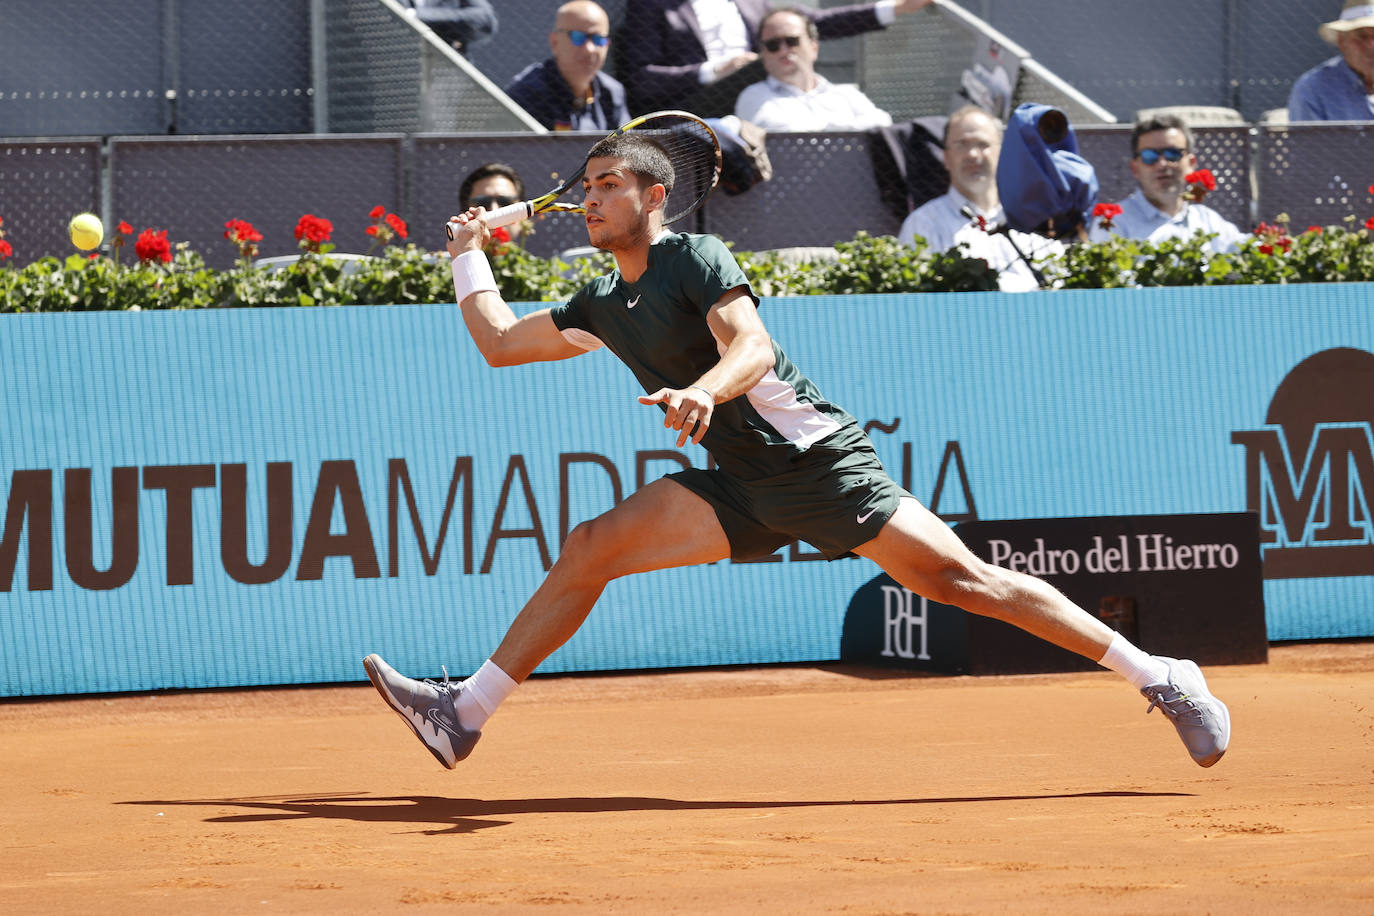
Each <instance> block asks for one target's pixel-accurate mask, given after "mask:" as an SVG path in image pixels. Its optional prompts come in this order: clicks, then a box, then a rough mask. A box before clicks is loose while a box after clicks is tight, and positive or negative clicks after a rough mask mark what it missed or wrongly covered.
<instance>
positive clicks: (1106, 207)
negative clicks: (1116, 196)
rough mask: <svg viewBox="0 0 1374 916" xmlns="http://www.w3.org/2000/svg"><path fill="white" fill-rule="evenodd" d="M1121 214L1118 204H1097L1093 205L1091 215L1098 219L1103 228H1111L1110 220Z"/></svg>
mask: <svg viewBox="0 0 1374 916" xmlns="http://www.w3.org/2000/svg"><path fill="white" fill-rule="evenodd" d="M1120 215H1121V205H1120V204H1098V205H1097V206H1095V207H1093V216H1096V217H1097V218H1098V219H1100V220H1101V221H1102V222H1101V226H1102V228H1103V229H1110V228H1112V220H1114V219H1116V218H1117V217H1118V216H1120Z"/></svg>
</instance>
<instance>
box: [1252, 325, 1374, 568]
mask: <svg viewBox="0 0 1374 916" xmlns="http://www.w3.org/2000/svg"><path fill="white" fill-rule="evenodd" d="M1266 420H1267V421H1268V425H1267V426H1265V427H1262V428H1260V429H1253V430H1239V431H1235V432H1232V433H1231V441H1232V442H1233V443H1235V444H1237V445H1240V446H1242V447H1244V449H1245V501H1246V509H1247V510H1248V511H1251V512H1255V513H1257V514H1258V515H1259V518H1260V549H1261V550H1262V552H1263V554H1264V576H1265V578H1266V579H1294V578H1312V577H1319V576H1367V575H1374V516H1371V513H1370V496H1371V494H1374V353H1367V352H1365V351H1363V350H1355V349H1351V348H1340V349H1335V350H1324V351H1322V352H1320V353H1317V354H1314V355H1312V356H1309V357H1308V358H1307V359H1305V360H1303V361H1302V362H1301V363H1299V364H1298V365H1297V366H1295V367H1293V369H1292V371H1290V372H1289V373H1288V375H1287V377H1286V378H1284V380H1283V382H1282V383H1280V385H1279V387H1278V390H1277V391H1275V393H1274V397H1273V399H1272V401H1271V402H1270V405H1269V414H1268V416H1267V417H1266Z"/></svg>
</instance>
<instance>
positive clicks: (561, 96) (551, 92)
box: [506, 57, 630, 133]
mask: <svg viewBox="0 0 1374 916" xmlns="http://www.w3.org/2000/svg"><path fill="white" fill-rule="evenodd" d="M506 95H508V96H510V97H511V98H512V99H513V100H514V101H515V103H516V104H517V105H519V106H520V107H521V108H523V109H525V110H526V111H528V112H529V113H530V116H531V117H533V118H534V119H535V120H536V121H538V122H539V123H540V124H543V125H544V126H545V127H547V128H548V129H549V130H594V131H600V132H603V133H604V132H609V131H612V130H615V129H616V128H617V127H619V126H620V125H622V124H624V123H625V122H626V121H628V120H630V113H629V111H628V110H627V109H626V107H625V87H624V86H622V85H620V81H619V80H617V79H616V78H615V77H613V76H608V75H607V74H605V73H601V72H598V73H597V74H596V76H595V77H594V78H593V79H592V102H591V104H590V105H588V106H586V107H585V108H578V107H577V106H575V105H574V104H573V101H574V100H573V90H572V87H571V86H569V85H568V83H567V81H566V80H565V79H563V75H562V74H561V73H559V72H558V64H557V63H556V62H555V61H554V59H553V58H552V57H550V58H548V59H547V60H544V61H543V62H541V63H537V64H530V65H529V66H528V67H526V68H525V69H524V70H521V71H520V72H519V73H517V74H516V75H515V79H513V80H511V83H510V85H509V86H507V87H506Z"/></svg>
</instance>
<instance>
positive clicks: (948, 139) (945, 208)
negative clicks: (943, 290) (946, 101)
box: [897, 105, 1063, 292]
mask: <svg viewBox="0 0 1374 916" xmlns="http://www.w3.org/2000/svg"><path fill="white" fill-rule="evenodd" d="M944 148H945V152H944V158H945V168H946V169H947V170H948V171H949V184H950V187H949V190H948V191H946V192H945V193H944V194H943V195H941V196H939V197H937V198H935V199H934V200H931V201H928V202H927V203H925V204H922V205H921V206H920V207H917V208H916V209H915V210H913V211H912V212H911V214H910V215H908V216H907V218H906V219H905V220H904V221H903V222H902V228H901V229H900V230H898V233H897V238H898V239H899V240H900V241H901V242H902V243H903V244H906V245H912V244H914V243H915V239H916V237H917V236H920V237H921V238H924V239H925V240H926V244H928V245H929V246H930V248H931V249H932V250H934V251H948V250H949V249H951V248H954V247H955V246H958V247H959V248H960V249H961V250H962V251H963V253H964V254H966V255H967V256H969V257H973V258H982V259H983V260H985V261H987V262H988V265H989V266H990V267H992V268H993V269H994V270H996V271H998V285H999V286H1000V287H1001V288H1002V289H1003V290H1004V291H1006V292H1019V291H1023V290H1030V289H1035V288H1037V287H1038V286H1039V281H1038V279H1037V278H1036V276H1035V274H1034V273H1033V272H1032V271H1031V269H1030V266H1029V265H1028V264H1027V263H1026V262H1025V260H1024V259H1023V258H1022V257H1021V254H1024V255H1025V256H1026V257H1028V258H1031V259H1032V260H1034V259H1035V258H1037V257H1039V258H1043V257H1045V256H1046V255H1049V254H1051V253H1058V252H1060V251H1062V250H1063V246H1062V244H1061V243H1059V242H1056V241H1054V240H1053V239H1047V238H1044V237H1043V236H1037V235H1032V234H1030V233H1026V232H1014V231H1010V230H1002V231H998V232H996V233H990V232H988V230H989V229H996V228H997V227H999V226H1000V225H1001V224H1002V223H1004V222H1005V219H1006V217H1005V214H1004V213H1003V212H1002V204H1001V201H1000V199H999V198H998V195H997V157H998V155H999V154H1000V153H1001V150H1002V123H1001V122H1000V121H998V120H997V119H996V118H994V117H993V116H992V115H990V114H988V113H987V112H986V111H984V110H983V109H981V108H979V107H978V106H977V105H965V106H964V107H963V108H960V109H959V110H957V111H955V112H954V114H952V115H950V116H949V122H948V123H947V124H946V125H945V133H944ZM965 211H967V212H965ZM969 214H971V215H969ZM1018 248H1019V249H1020V253H1018V252H1017V249H1018Z"/></svg>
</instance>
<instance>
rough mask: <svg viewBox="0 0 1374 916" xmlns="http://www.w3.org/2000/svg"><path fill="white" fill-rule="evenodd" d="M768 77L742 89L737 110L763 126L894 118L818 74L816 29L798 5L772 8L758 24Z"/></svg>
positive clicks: (825, 125) (833, 126)
mask: <svg viewBox="0 0 1374 916" xmlns="http://www.w3.org/2000/svg"><path fill="white" fill-rule="evenodd" d="M758 45H759V47H760V48H762V49H763V51H762V59H763V68H764V70H765V71H767V73H768V78H767V79H766V80H764V81H763V82H761V83H754V84H753V85H752V86H747V87H745V89H744V91H742V92H741V93H740V94H739V98H738V99H737V100H736V101H735V114H736V115H737V116H738V117H739V118H740V119H741V120H744V121H751V122H753V123H754V124H757V125H758V126H759V127H762V128H763V129H765V130H792V131H804V130H869V129H872V128H875V127H887V126H889V125H891V124H892V117H891V115H889V114H888V113H887V112H885V111H883V110H882V109H881V108H879V107H878V106H877V105H874V104H873V102H872V100H871V99H869V97H868V96H866V95H864V94H863V93H862V92H860V91H859V89H858V87H856V86H837V85H835V84H834V83H832V82H830V81H829V80H828V79H826V78H825V77H823V76H821V75H820V74H818V73H817V72H816V57H817V55H819V54H820V49H821V44H820V33H819V32H818V30H817V29H816V24H815V23H814V22H812V21H811V20H810V19H809V18H807V16H806V14H805V13H804V12H803V11H802V10H799V9H781V10H773V11H772V12H771V13H769V14H768V15H767V16H764V17H763V23H762V24H761V25H760V26H759V34H758Z"/></svg>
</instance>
